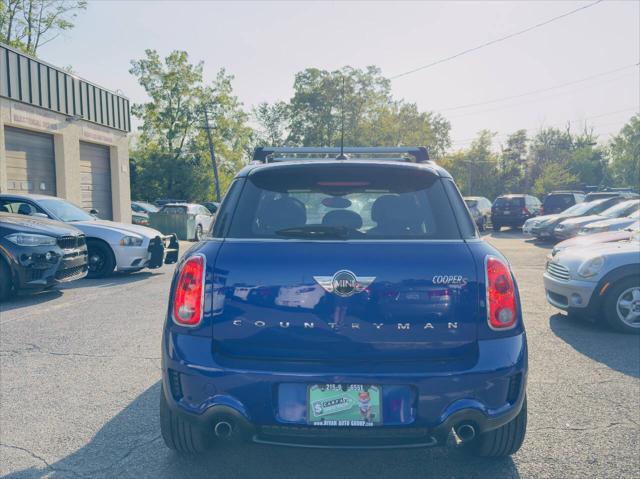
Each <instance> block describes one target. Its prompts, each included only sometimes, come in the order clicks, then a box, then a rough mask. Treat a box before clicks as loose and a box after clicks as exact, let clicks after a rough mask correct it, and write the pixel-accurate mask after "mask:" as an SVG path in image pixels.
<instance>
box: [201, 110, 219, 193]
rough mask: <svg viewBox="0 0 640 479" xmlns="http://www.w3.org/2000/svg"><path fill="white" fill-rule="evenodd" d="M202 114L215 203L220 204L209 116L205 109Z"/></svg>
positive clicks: (216, 164)
mask: <svg viewBox="0 0 640 479" xmlns="http://www.w3.org/2000/svg"><path fill="white" fill-rule="evenodd" d="M202 111H203V112H204V129H205V130H206V131H207V140H208V141H209V155H211V164H212V166H213V178H214V180H215V185H216V201H217V202H218V203H220V179H219V178H218V163H217V162H216V153H215V151H214V149H213V139H212V138H211V127H210V126H209V114H208V113H207V109H206V107H205V108H203V109H202Z"/></svg>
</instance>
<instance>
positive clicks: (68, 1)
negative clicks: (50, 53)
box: [0, 0, 87, 55]
mask: <svg viewBox="0 0 640 479" xmlns="http://www.w3.org/2000/svg"><path fill="white" fill-rule="evenodd" d="M86 8H87V2H86V0H0V42H4V43H7V44H8V45H11V46H13V47H15V48H18V49H20V50H22V51H23V52H25V53H28V54H31V55H35V54H36V53H37V51H38V48H39V47H41V46H42V45H45V44H47V43H49V42H50V41H52V40H54V39H56V38H57V37H58V36H59V35H60V34H61V33H62V32H64V31H66V30H70V29H72V28H73V27H74V24H73V20H74V19H75V17H76V16H77V15H78V12H79V11H80V10H85V9H86Z"/></svg>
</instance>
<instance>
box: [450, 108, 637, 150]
mask: <svg viewBox="0 0 640 479" xmlns="http://www.w3.org/2000/svg"><path fill="white" fill-rule="evenodd" d="M632 110H633V111H636V112H637V111H638V109H637V108H635V107H634V108H623V109H621V110H615V111H609V112H606V113H601V114H599V115H592V116H588V117H586V118H582V119H581V120H577V121H576V123H579V122H585V127H586V126H590V127H591V128H601V127H604V126H611V125H618V124H620V120H618V121H614V122H608V123H601V124H599V125H587V124H586V121H587V120H592V119H594V118H602V117H604V116H610V115H615V114H618V113H623V112H628V111H632ZM567 123H569V124H570V123H571V121H570V120H569V121H568V122H564V123H554V124H552V125H541V128H561V127H563V126H566V125H567ZM518 129H519V130H522V129H524V130H527V129H528V128H518ZM508 136H509V133H498V134H496V135H495V137H494V138H496V139H498V140H501V139H504V138H506V137H508ZM477 139H478V137H477V136H476V137H474V138H465V139H463V140H459V141H456V142H453V143H452V146H453V147H456V146H465V145H468V144H469V143H473V142H474V141H475V140H477Z"/></svg>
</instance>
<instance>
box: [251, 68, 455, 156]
mask: <svg viewBox="0 0 640 479" xmlns="http://www.w3.org/2000/svg"><path fill="white" fill-rule="evenodd" d="M293 90H294V95H293V97H292V98H291V100H290V101H289V102H288V103H287V104H285V103H282V102H280V103H276V104H274V105H268V104H261V105H259V106H258V108H256V109H255V110H254V118H255V120H256V122H257V124H258V128H257V133H256V135H255V137H254V141H255V142H256V144H262V145H265V144H269V145H276V144H284V143H287V144H289V145H300V146H338V145H339V144H340V138H341V132H342V124H343V122H344V139H345V144H346V145H357V146H400V145H426V146H428V147H429V150H430V153H431V155H432V156H433V157H434V158H438V157H440V156H442V155H443V154H444V151H445V150H446V149H447V148H448V147H449V146H450V139H449V130H450V124H449V122H448V121H446V120H445V119H444V118H443V117H441V116H440V115H437V114H434V113H430V112H420V111H419V110H418V107H417V106H416V105H415V104H414V103H408V102H405V101H402V100H394V99H393V97H392V95H391V89H390V83H389V80H388V79H386V78H384V77H383V76H382V75H381V73H380V69H378V68H377V67H373V66H370V67H367V68H366V69H357V68H352V67H344V68H342V69H341V70H335V71H327V70H320V69H317V68H307V69H306V70H304V71H301V72H299V73H298V74H296V76H295V80H294V85H293Z"/></svg>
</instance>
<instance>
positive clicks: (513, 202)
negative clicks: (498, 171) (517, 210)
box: [493, 197, 524, 208]
mask: <svg viewBox="0 0 640 479" xmlns="http://www.w3.org/2000/svg"><path fill="white" fill-rule="evenodd" d="M493 206H498V207H500V208H506V207H509V206H510V207H518V206H524V198H522V197H518V198H505V197H500V198H497V199H496V202H495V203H494V204H493Z"/></svg>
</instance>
